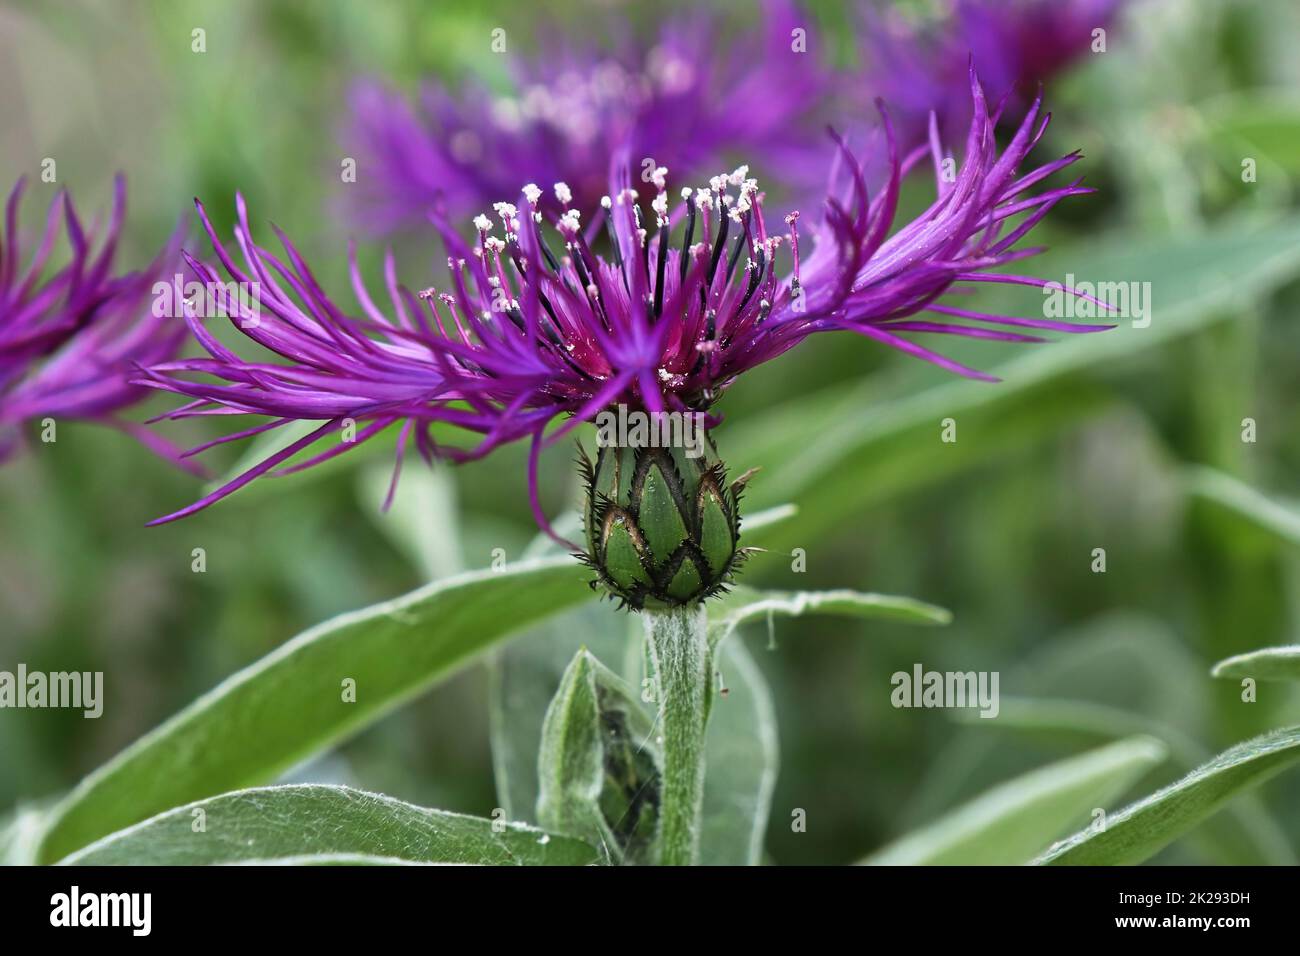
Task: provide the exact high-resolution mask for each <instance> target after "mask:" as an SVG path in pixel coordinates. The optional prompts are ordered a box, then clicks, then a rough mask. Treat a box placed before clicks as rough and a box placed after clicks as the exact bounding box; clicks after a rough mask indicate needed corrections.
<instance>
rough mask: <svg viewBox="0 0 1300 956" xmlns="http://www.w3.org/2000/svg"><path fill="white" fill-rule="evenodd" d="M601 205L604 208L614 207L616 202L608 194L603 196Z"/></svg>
mask: <svg viewBox="0 0 1300 956" xmlns="http://www.w3.org/2000/svg"><path fill="white" fill-rule="evenodd" d="M600 205H601V207H602V208H604V209H612V208H613V207H614V202H613V200H611V199H610V198H609V197H608V196H601V197H600Z"/></svg>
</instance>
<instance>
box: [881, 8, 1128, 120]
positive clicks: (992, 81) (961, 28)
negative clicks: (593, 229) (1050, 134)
mask: <svg viewBox="0 0 1300 956" xmlns="http://www.w3.org/2000/svg"><path fill="white" fill-rule="evenodd" d="M1121 3H1122V0H948V2H947V3H946V4H945V7H946V12H945V14H944V15H943V16H941V17H939V18H937V19H934V20H931V21H929V22H927V23H925V24H917V23H915V22H909V21H907V20H905V19H904V18H902V17H900V16H897V15H895V14H893V13H889V12H886V13H880V12H876V11H874V10H873V9H871V8H867V9H866V12H865V21H866V22H865V28H864V31H863V46H864V49H863V57H864V59H865V61H866V89H867V90H868V91H869V92H870V93H871V94H872V95H876V96H881V97H883V98H884V99H885V100H886V102H888V103H889V104H890V106H891V108H893V109H895V110H896V111H897V113H898V114H899V118H900V123H901V124H902V126H903V130H904V131H903V140H904V142H919V141H921V140H922V139H924V137H925V136H926V134H927V131H928V124H929V117H930V113H931V112H934V113H936V114H937V115H938V119H939V127H940V130H941V131H942V132H944V133H945V134H946V133H947V132H949V131H952V130H960V129H964V128H965V126H966V124H967V123H968V122H969V121H970V96H969V94H968V92H967V82H966V76H967V70H968V66H969V64H970V63H971V62H973V63H974V64H975V69H976V70H978V71H979V74H980V77H981V78H982V80H983V82H984V87H985V90H986V92H987V93H988V95H989V98H990V100H991V101H993V102H995V103H997V102H999V101H1001V100H1003V99H1004V98H1005V104H1004V105H1003V108H1002V114H1001V119H1002V120H1003V121H1005V122H1009V123H1017V122H1019V121H1020V119H1021V118H1022V117H1023V116H1024V113H1025V110H1026V109H1027V107H1028V106H1029V104H1030V103H1031V102H1032V101H1033V98H1034V96H1035V95H1036V93H1037V90H1038V89H1039V88H1040V87H1041V86H1042V85H1044V84H1046V83H1047V81H1048V80H1050V79H1051V78H1052V77H1054V76H1056V75H1057V74H1058V73H1060V72H1061V71H1063V70H1064V69H1065V68H1066V67H1068V66H1069V65H1070V64H1072V63H1073V62H1074V61H1075V60H1077V59H1078V58H1079V57H1081V56H1083V55H1084V54H1085V53H1087V52H1088V51H1089V50H1090V49H1091V46H1092V43H1093V40H1094V37H1093V31H1094V30H1097V29H1099V28H1101V29H1105V28H1108V27H1109V26H1110V25H1111V23H1112V22H1113V21H1114V19H1115V16H1116V14H1117V12H1118V10H1119V7H1120V6H1121Z"/></svg>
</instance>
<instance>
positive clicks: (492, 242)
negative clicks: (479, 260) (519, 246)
mask: <svg viewBox="0 0 1300 956" xmlns="http://www.w3.org/2000/svg"><path fill="white" fill-rule="evenodd" d="M483 245H484V247H486V248H488V249H491V250H492V251H493V252H496V253H500V252H501V251H502V250H504V249H505V247H506V244H505V243H504V242H503V241H501V240H500V239H498V238H497V237H496V236H488V237H487V239H485V240H484V241H483Z"/></svg>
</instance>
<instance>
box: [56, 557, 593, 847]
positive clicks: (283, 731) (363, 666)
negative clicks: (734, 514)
mask: <svg viewBox="0 0 1300 956" xmlns="http://www.w3.org/2000/svg"><path fill="white" fill-rule="evenodd" d="M586 578H587V574H586V572H584V570H583V569H582V567H581V566H580V565H578V564H577V563H575V562H574V561H573V559H572V558H570V557H567V556H565V557H560V558H549V559H544V560H538V561H531V562H525V563H520V564H515V565H511V566H507V567H506V568H505V569H503V570H502V571H499V572H492V571H476V572H472V573H469V574H464V575H460V576H458V577H454V578H449V579H447V580H445V581H439V582H437V583H434V584H431V585H427V586H425V587H423V588H420V589H418V590H416V591H412V592H411V593H410V594H407V595H404V596H403V597H400V598H396V599H395V600H392V601H386V602H384V603H382V604H377V605H374V606H373V607H369V608H365V609H363V610H360V611H354V612H351V613H348V614H343V615H340V616H339V617H336V618H333V619H332V620H329V621H326V622H324V623H323V624H320V625H317V626H316V627H313V628H311V629H310V630H308V631H305V632H303V633H302V634H300V635H298V636H297V637H295V638H293V639H292V640H290V641H288V642H287V643H285V644H283V645H281V646H280V647H279V648H277V649H276V650H275V651H273V652H271V653H270V654H268V655H267V656H266V657H264V658H262V659H261V660H259V661H257V662H256V663H254V664H252V665H251V666H249V667H247V668H245V669H244V670H242V671H239V672H238V673H236V674H234V675H233V676H231V677H230V678H228V679H227V680H226V681H224V682H223V683H221V684H220V685H218V686H217V687H216V688H215V689H213V690H212V691H209V692H208V693H207V694H205V695H204V696H203V697H201V698H199V699H198V700H197V701H195V702H194V703H193V704H191V705H190V706H189V707H187V708H186V709H185V710H183V711H181V712H180V713H179V714H177V715H176V716H174V717H172V718H171V719H170V720H168V721H166V722H165V723H164V724H162V725H161V726H160V727H158V728H156V729H155V730H153V731H152V732H150V733H149V734H147V735H145V736H144V737H142V738H140V739H139V740H138V741H136V742H135V743H134V744H132V745H131V746H130V747H128V748H127V749H126V750H125V751H123V752H122V753H121V754H119V755H118V756H117V757H115V758H114V759H113V760H111V761H110V762H109V763H107V764H105V765H104V766H103V767H101V768H100V769H98V770H97V771H95V772H94V773H92V774H91V775H90V776H89V777H87V778H86V779H85V780H83V781H82V782H81V783H80V784H79V785H78V786H77V787H76V789H74V790H73V791H72V792H71V793H70V794H69V795H68V797H67V798H66V799H65V800H64V801H63V802H62V804H61V805H60V806H59V807H58V808H57V809H56V811H55V815H54V820H53V822H52V824H51V828H50V831H49V832H48V834H47V835H46V837H45V839H44V842H43V846H42V851H41V859H42V860H44V861H50V860H52V859H57V858H59V857H62V856H65V855H67V854H68V853H71V852H72V851H73V850H75V849H77V848H78V847H80V846H84V845H85V844H86V843H88V842H90V841H91V840H94V839H97V838H99V837H101V836H104V835H105V834H107V833H111V832H112V831H114V830H119V829H121V828H122V827H125V826H129V825H130V824H132V823H135V822H137V821H139V820H142V819H144V818H145V817H148V816H150V815H152V814H155V813H158V812H160V811H162V810H166V809H168V808H169V807H174V806H177V805H178V804H182V803H187V802H189V801H191V800H197V799H201V798H203V797H208V796H212V795H214V794H217V793H222V792H224V791H227V790H231V789H237V788H240V787H246V786H253V785H257V784H260V783H267V782H269V781H271V780H273V779H274V778H275V777H276V775H277V774H279V773H280V772H282V771H284V770H286V769H288V768H289V767H291V766H293V765H294V764H296V763H298V762H300V761H302V760H304V759H306V758H307V757H310V756H311V755H313V754H315V753H318V752H320V751H321V750H324V749H325V748H327V747H329V746H331V745H334V744H337V743H338V742H340V741H341V740H344V739H346V738H347V737H349V736H351V735H352V734H355V733H356V732H358V731H359V730H361V729H362V728H364V727H366V726H368V725H369V724H372V723H374V722H375V721H376V720H378V719H379V718H380V717H382V716H383V715H384V714H386V713H388V712H390V711H391V710H393V709H394V708H395V707H397V706H399V705H400V704H402V703H403V702H405V701H407V700H409V699H411V698H413V697H415V696H417V695H418V694H420V693H421V692H423V691H424V690H426V689H428V688H429V687H430V686H431V685H432V684H434V683H435V682H437V681H438V680H440V679H442V678H445V677H447V676H448V675H449V674H451V673H453V672H454V671H455V670H457V669H458V668H460V667H463V666H465V665H466V664H467V663H469V662H470V661H471V660H473V659H474V658H475V656H477V655H478V654H481V653H482V652H483V651H484V650H485V649H487V648H488V647H490V646H491V645H493V644H494V643H496V642H497V641H499V640H500V639H502V638H503V637H505V636H507V635H508V634H510V633H512V632H514V631H517V630H519V629H520V628H523V627H527V626H528V625H529V624H531V623H533V622H535V621H538V620H541V619H542V618H545V617H546V616H548V615H550V614H553V613H555V612H557V611H560V610H562V609H564V608H565V607H570V606H573V605H575V604H578V603H581V602H583V601H586V600H588V599H589V598H590V596H591V591H590V590H589V589H588V588H587V586H586ZM345 680H352V681H355V690H356V693H355V702H347V701H345V700H344V695H343V687H344V684H343V682H344V681H345Z"/></svg>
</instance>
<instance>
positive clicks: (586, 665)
mask: <svg viewBox="0 0 1300 956" xmlns="http://www.w3.org/2000/svg"><path fill="white" fill-rule="evenodd" d="M537 775H538V780H539V784H540V794H539V796H538V798H537V816H538V819H539V820H541V822H542V825H543V826H545V827H547V828H548V829H551V830H554V831H555V832H557V833H567V834H570V835H572V836H575V837H578V838H580V839H582V840H585V841H586V842H587V843H590V844H591V845H593V846H596V847H599V848H600V849H601V852H602V854H603V856H604V857H605V858H606V859H607V860H608V861H610V862H615V863H621V862H638V863H640V862H649V858H648V853H649V851H650V848H651V844H652V842H653V840H654V835H655V826H656V823H657V820H658V804H659V757H658V750H657V747H656V745H655V742H654V719H653V718H652V717H651V716H650V715H649V714H647V713H646V711H645V709H644V708H642V707H641V705H640V703H638V702H637V701H636V700H635V699H634V698H633V696H632V690H631V688H630V687H629V686H628V685H627V683H626V682H625V681H624V680H623V679H622V678H621V677H619V676H618V675H617V674H615V673H614V672H613V671H611V670H610V669H609V668H607V667H605V665H603V664H602V663H600V661H598V660H596V658H595V656H594V655H593V654H592V653H591V652H590V651H588V650H586V649H585V648H583V649H582V650H579V651H578V653H577V655H576V656H575V657H574V658H573V661H572V663H570V664H569V666H568V668H567V669H566V670H565V672H564V676H563V678H562V679H561V680H560V687H559V690H557V691H556V693H555V698H554V699H553V700H552V701H551V705H550V707H549V708H548V709H547V711H546V719H545V721H544V722H543V724H542V745H541V750H540V752H539V754H538V769H537Z"/></svg>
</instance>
